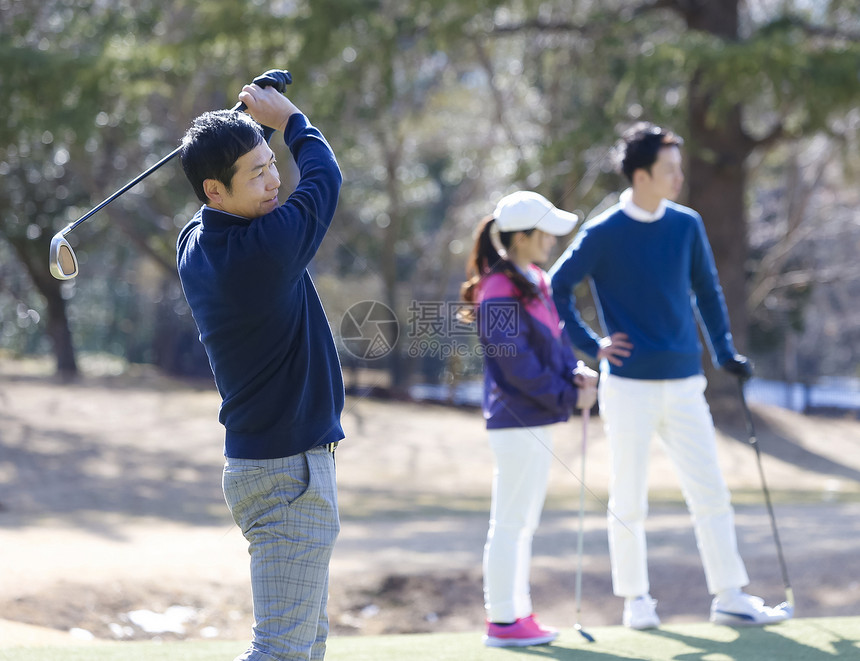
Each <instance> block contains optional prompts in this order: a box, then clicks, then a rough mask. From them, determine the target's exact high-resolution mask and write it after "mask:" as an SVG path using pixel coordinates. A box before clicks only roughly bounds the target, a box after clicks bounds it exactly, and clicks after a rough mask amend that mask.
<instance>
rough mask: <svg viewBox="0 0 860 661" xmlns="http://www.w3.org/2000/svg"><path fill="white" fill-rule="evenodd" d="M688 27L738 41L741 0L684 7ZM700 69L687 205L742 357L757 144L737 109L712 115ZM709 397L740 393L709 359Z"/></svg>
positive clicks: (694, 82) (692, 112)
mask: <svg viewBox="0 0 860 661" xmlns="http://www.w3.org/2000/svg"><path fill="white" fill-rule="evenodd" d="M679 6H680V7H681V8H682V9H681V13H682V14H683V15H684V17H685V19H686V21H687V26H688V27H689V28H690V29H693V30H699V31H702V32H707V33H709V34H712V35H715V36H718V37H720V38H722V39H724V40H726V41H734V40H736V39H737V38H738V0H719V1H709V2H685V3H679ZM702 73H703V72H702V71H701V70H700V71H696V72H694V73H693V76H692V78H691V80H690V84H689V88H688V111H689V136H688V143H687V145H686V151H687V158H688V164H687V173H688V180H687V183H688V191H689V195H688V202H689V205H690V206H691V207H692V208H693V209H695V210H696V211H698V212H699V213H700V214H701V216H702V221H703V222H704V224H705V230H706V231H707V234H708V239H709V241H710V243H711V248H712V250H713V252H714V260H715V262H716V265H717V271H718V273H719V276H720V283H721V285H722V288H723V293H724V295H725V298H726V307H727V308H728V312H729V320H730V323H731V328H732V332H733V335H734V338H735V345H736V347H737V349H738V351H740V352H741V353H743V352H744V351H745V348H746V345H747V328H748V323H749V322H748V315H747V308H746V298H747V292H746V269H745V264H746V259H747V220H746V209H745V204H744V194H745V191H746V160H747V158H748V157H749V155H750V153H751V151H752V149H753V143H752V141H751V140H750V138H749V137H748V136H747V135H746V133H745V132H744V130H743V126H742V124H741V108H740V106H735V107H733V108H731V109H730V110H729V111H728V112H726V113H724V114H722V115H719V116H717V115H716V114H715V113H713V111H712V106H713V99H714V97H716V96H717V93H718V91H719V90H715V89H712V88H710V87H709V86H708V85H707V84H706V83H705V82H703V76H702ZM705 373H706V375H707V376H708V384H709V385H708V397H709V399H710V400H711V404H712V406H713V405H714V404H718V403H720V400H724V399H726V398H728V397H733V396H734V395H735V394H736V391H737V384H736V383H735V381H734V379H730V378H728V377H727V376H726V375H724V374H719V373H718V372H717V370H716V369H715V368H714V367H713V365H712V363H711V360H710V358H709V357H707V356H706V359H705Z"/></svg>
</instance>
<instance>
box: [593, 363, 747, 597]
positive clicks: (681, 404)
mask: <svg viewBox="0 0 860 661" xmlns="http://www.w3.org/2000/svg"><path fill="white" fill-rule="evenodd" d="M705 385H706V381H705V377H704V376H692V377H689V378H686V379H671V380H666V381H656V380H655V381H652V380H644V379H625V378H621V377H617V376H612V375H608V374H606V373H604V374H603V375H602V377H601V381H600V389H599V402H600V412H601V417H602V418H603V420H604V426H605V429H606V436H607V438H608V440H609V447H610V457H611V471H610V481H609V513H608V528H609V555H610V560H611V563H612V584H613V590H614V592H615V594H616V595H618V596H620V597H636V596H639V595H643V594H647V593H648V592H649V581H648V559H647V548H646V543H645V517H646V516H647V515H648V460H649V455H650V444H651V438H652V437H653V435H654V434H655V433H656V434H657V435H659V437H660V439H661V440H662V442H663V447H664V448H665V450H666V453H667V455H668V457H669V459H670V460H671V461H672V464H673V465H674V467H675V470H676V473H677V475H678V479H679V481H680V484H681V491H682V493H683V494H684V499H685V500H686V502H687V508H688V509H689V511H690V514H691V515H692V519H693V526H694V529H695V533H696V543H697V545H698V547H699V555H700V557H701V559H702V565H703V567H704V570H705V579H706V581H707V586H708V591H709V592H710V593H711V594H716V593H717V592H719V591H720V590H725V589H729V588H739V587H742V586H744V585H746V584H747V583H748V582H749V578H748V577H747V573H746V569H745V568H744V563H743V560H742V559H741V557H740V554H739V553H738V549H737V539H736V537H735V524H734V510H733V509H732V505H731V496H730V494H729V490H728V488H727V487H726V483H725V480H724V479H723V475H722V472H721V470H720V466H719V463H718V458H717V451H716V440H715V435H714V423H713V419H712V418H711V412H710V409H709V408H708V404H707V402H706V401H705V395H704V390H705Z"/></svg>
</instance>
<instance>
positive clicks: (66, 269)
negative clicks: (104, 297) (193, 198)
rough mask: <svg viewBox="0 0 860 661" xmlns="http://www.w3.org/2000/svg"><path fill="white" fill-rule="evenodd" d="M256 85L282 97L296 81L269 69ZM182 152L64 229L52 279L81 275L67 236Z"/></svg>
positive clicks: (55, 241) (56, 244)
mask: <svg viewBox="0 0 860 661" xmlns="http://www.w3.org/2000/svg"><path fill="white" fill-rule="evenodd" d="M253 82H254V84H255V85H258V86H260V87H274V88H275V89H276V90H278V91H279V92H281V93H282V94H283V93H284V91H285V90H286V89H287V85H289V84H290V83H292V82H293V77H292V75H290V72H289V71H286V70H284V69H270V70H269V71H266V72H265V73H263V74H261V75H259V76H257V77H256V78H254V81H253ZM245 108H246V106H245V104H244V103H242V102H239V103H237V104H236V105H235V106H233V107H232V108H231V110H236V111H242V110H245ZM265 133H266V139H267V140H268V139H269V138H270V137H271V134H272V131H271V130H270V129H267V130H266V132H265ZM181 150H182V147H181V146H179V147H177V148H176V149H174V150H173V151H172V152H170V153H169V154H168V155H167V156H165V157H164V158H162V159H161V160H160V161H158V163H156V164H155V165H153V166H152V167H151V168H149V169H148V170H146V171H145V172H143V173H141V174H139V175H138V176H137V177H135V178H134V179H132V180H131V181H129V182H128V183H127V184H126V185H125V186H123V187H122V188H120V189H119V190H118V191H116V192H115V193H114V194H113V195H111V196H110V197H108V198H106V199H105V200H103V201H102V202H100V203H99V204H98V205H96V206H95V207H94V208H93V209H91V210H90V211H88V212H87V213H85V214H84V215H83V216H81V217H80V218H78V219H77V220H75V221H73V222H71V223H69V224H68V225H66V226H65V227H64V228H63V229H61V230H60V231H59V232H57V233H56V234H55V235H54V237H53V238H52V239H51V250H50V255H49V263H50V268H51V275H53V276H54V277H55V278H56V279H57V280H71V279H72V278H74V277H75V276H76V275H77V274H78V258H77V257H76V256H75V251H74V250H72V246H71V245H70V244H69V242H68V240H67V239H66V236H67V235H68V234H69V232H71V231H72V230H74V229H75V228H76V227H77V226H78V225H80V224H81V223H83V222H84V221H85V220H87V219H88V218H90V217H91V216H92V215H93V214H95V213H97V212H98V211H100V210H102V209H104V208H105V207H106V206H107V205H108V204H110V203H111V202H113V201H114V200H115V199H116V198H118V197H119V196H120V195H122V194H123V193H125V192H126V191H128V190H129V189H130V188H133V187H134V186H136V185H137V184H139V183H140V182H141V181H143V180H144V179H146V178H147V177H148V176H149V175H151V174H152V173H153V172H155V171H156V170H158V169H159V168H160V167H161V166H162V165H164V164H165V163H167V162H168V161H170V160H172V159H173V158H174V157H175V156H177V155H178V154H179V152H180V151H181Z"/></svg>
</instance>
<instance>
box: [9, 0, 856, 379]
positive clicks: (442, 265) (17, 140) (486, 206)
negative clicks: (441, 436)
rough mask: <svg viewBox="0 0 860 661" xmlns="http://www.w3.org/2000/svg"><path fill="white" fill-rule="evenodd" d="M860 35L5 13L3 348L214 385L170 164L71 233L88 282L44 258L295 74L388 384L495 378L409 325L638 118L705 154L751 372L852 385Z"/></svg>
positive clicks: (573, 183) (804, 13)
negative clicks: (383, 318) (321, 146)
mask: <svg viewBox="0 0 860 661" xmlns="http://www.w3.org/2000/svg"><path fill="white" fill-rule="evenodd" d="M858 42H860V6H858V1H857V0H746V1H744V0H652V1H650V2H649V1H647V0H514V1H507V2H493V1H490V0H458V1H457V2H451V1H449V0H313V2H311V1H310V0H270V1H265V0H255V1H251V2H242V3H236V2H232V1H228V0H207V1H206V2H196V1H191V0H178V1H177V0H134V2H132V1H131V0H110V1H108V2H105V1H94V0H40V2H20V1H18V0H0V91H2V94H3V98H4V99H5V111H4V113H3V116H2V119H0V219H2V227H0V350H3V351H5V352H6V353H7V354H9V355H13V356H14V355H29V354H52V355H54V356H55V358H56V365H57V371H58V373H59V374H60V375H62V376H64V377H67V378H73V377H74V376H75V375H76V373H77V370H78V367H77V364H78V360H77V357H78V356H79V354H80V353H81V352H102V353H108V354H112V355H115V356H119V357H121V358H122V359H124V360H126V361H128V362H134V363H151V364H154V365H157V366H159V367H161V368H163V369H165V370H167V371H168V372H170V373H173V374H177V375H187V376H208V364H207V362H206V359H205V355H204V353H203V351H202V348H201V347H200V346H199V343H198V342H197V337H196V336H197V333H196V329H195V327H194V324H193V321H192V320H191V317H190V314H189V313H188V310H187V307H186V306H185V302H184V299H183V297H182V293H181V289H180V287H179V282H178V279H177V276H176V272H175V267H174V259H175V255H174V242H175V239H176V235H177V233H178V231H179V229H180V228H181V227H182V225H183V224H184V223H185V222H186V221H187V220H188V219H189V218H190V217H191V216H192V215H193V213H194V212H195V210H196V208H197V206H198V204H197V202H196V200H195V198H194V196H193V194H192V192H191V189H190V186H188V184H187V183H186V181H185V179H184V176H183V175H182V174H181V169H180V167H179V164H178V162H176V163H172V164H169V165H167V166H166V167H164V168H162V169H161V170H159V171H158V172H157V173H155V174H153V175H152V176H151V177H149V178H148V179H147V180H145V181H144V182H143V183H142V184H140V185H138V186H137V187H135V188H134V189H133V190H132V191H130V192H128V193H127V194H125V195H124V196H122V197H121V198H120V199H119V200H117V201H116V202H114V203H113V204H111V205H110V206H108V207H107V208H105V209H104V210H103V211H101V212H99V214H98V215H97V216H95V217H93V219H92V220H90V221H89V222H87V224H86V225H83V226H82V227H81V228H80V229H78V230H76V231H75V232H74V233H73V234H71V235H69V238H70V240H71V241H72V243H73V244H74V245H75V249H76V251H77V253H78V257H79V260H80V266H81V275H80V276H79V277H78V278H77V279H76V280H73V281H69V282H66V283H61V282H59V281H56V280H54V279H53V278H51V276H50V275H49V273H48V264H47V256H48V246H49V244H50V239H51V237H52V236H53V234H54V233H55V232H56V231H58V230H59V229H61V228H62V227H63V226H64V225H66V224H68V223H69V222H71V221H73V220H74V219H76V218H78V217H79V216H80V215H82V214H83V213H84V212H86V211H88V210H89V209H90V208H92V207H93V206H94V205H95V204H96V203H97V202H98V201H100V200H101V199H103V198H105V197H107V196H108V195H109V194H110V193H111V192H112V191H114V190H115V189H117V188H119V187H120V186H121V185H123V184H124V183H126V182H127V181H129V180H131V179H132V178H133V177H134V176H136V175H137V174H138V173H140V172H141V171H143V170H144V169H146V168H148V167H150V166H151V165H153V164H154V163H155V162H156V161H157V160H159V159H160V158H161V157H162V156H164V155H165V154H167V153H169V152H170V151H171V150H172V149H173V148H174V147H175V146H176V145H177V143H178V140H179V139H180V138H181V136H182V134H183V133H184V131H185V128H186V127H187V126H188V124H189V123H190V121H191V120H192V119H193V118H194V117H195V116H196V115H198V114H200V113H201V112H203V111H206V110H210V109H215V108H222V107H229V106H231V105H232V104H233V103H234V102H235V96H236V94H237V93H238V91H239V89H240V88H241V86H242V84H244V83H246V82H248V81H250V80H251V79H252V78H253V77H255V76H256V75H258V74H259V73H262V72H263V71H265V70H266V69H269V68H273V67H278V68H288V69H289V70H290V71H291V72H292V73H293V76H294V84H293V85H292V86H291V87H290V88H289V89H288V94H289V95H290V97H291V98H292V99H293V100H294V101H295V102H296V104H297V105H298V106H299V107H300V108H302V109H303V110H304V111H305V112H306V113H307V114H308V115H309V117H310V118H311V120H312V121H313V122H314V123H315V124H316V125H317V126H319V127H320V128H321V130H322V131H323V132H324V134H325V135H326V136H327V137H328V139H329V141H330V142H331V144H332V146H333V147H334V149H335V152H336V154H337V156H338V159H339V162H340V164H341V167H342V169H343V172H344V179H345V185H344V188H343V193H342V196H341V200H340V205H339V210H338V213H337V218H336V219H335V222H334V224H333V226H332V230H331V231H330V233H329V236H328V237H327V239H326V241H325V243H324V245H323V248H322V249H321V251H320V254H319V256H318V258H317V259H316V261H315V263H314V265H313V273H314V277H315V280H316V282H317V284H318V287H319V289H320V293H321V296H322V298H323V301H324V303H325V305H326V308H327V311H328V313H329V316H330V319H331V321H332V326H333V328H334V330H335V334H336V335H337V334H338V333H337V331H338V324H339V322H340V319H341V318H342V317H343V314H344V313H345V311H346V310H347V309H348V308H349V306H350V305H352V304H354V303H356V302H359V301H363V300H379V301H382V302H384V303H385V304H386V305H388V306H389V307H390V308H391V309H392V310H394V311H395V312H396V313H397V315H398V317H399V319H400V322H401V330H402V332H401V338H400V341H399V343H398V346H397V347H396V350H395V351H394V352H393V353H392V354H390V355H389V356H388V357H387V358H386V359H385V360H383V361H376V362H375V363H366V364H365V366H370V367H381V368H383V369H384V370H386V371H387V372H388V373H389V375H390V377H391V382H392V383H393V384H394V385H395V386H402V385H403V384H406V383H409V382H410V380H415V379H420V380H428V379H429V380H431V381H432V380H434V379H439V378H441V377H442V376H443V375H444V374H445V373H446V371H447V373H448V377H449V378H452V372H453V373H454V374H453V378H459V377H461V376H464V372H465V373H466V374H465V376H468V373H469V372H474V371H476V370H478V369H479V365H480V363H479V362H477V361H474V360H471V359H469V358H467V359H466V360H463V361H457V363H456V365H454V366H453V367H452V365H451V361H446V360H443V359H442V357H440V356H439V355H436V356H432V355H425V356H423V357H420V356H419V357H418V358H416V357H415V356H414V354H415V353H416V352H415V351H412V352H410V351H409V349H410V343H412V344H414V342H415V340H416V339H417V338H416V337H415V336H414V333H413V334H412V335H410V333H409V332H408V331H409V330H410V328H412V330H414V328H413V324H411V323H410V312H409V310H410V305H412V307H413V308H414V302H415V301H418V302H443V301H455V300H456V299H457V296H458V289H459V284H460V282H461V280H462V278H463V270H464V265H465V260H466V257H467V255H468V252H469V249H470V248H471V244H472V232H473V229H474V228H475V226H476V225H477V223H478V221H479V220H480V219H481V217H483V216H484V215H486V214H487V213H489V212H490V211H491V210H492V208H493V206H494V205H495V201H496V200H497V199H498V198H499V197H500V196H501V195H503V194H505V193H507V192H510V191H511V190H514V189H516V188H529V189H534V190H537V191H539V192H541V193H543V194H544V195H546V196H547V197H549V198H550V199H551V200H552V201H553V202H555V203H556V204H557V205H558V206H560V207H563V208H566V209H569V210H577V211H579V212H580V213H582V215H583V216H591V215H593V214H594V213H596V212H598V211H600V210H601V209H602V208H605V207H606V206H607V205H608V204H610V203H612V202H613V201H614V199H615V196H616V195H617V193H618V192H619V191H620V190H621V189H622V188H623V187H624V184H623V182H622V181H621V179H620V177H619V176H618V175H617V174H615V172H614V167H613V155H614V153H613V145H614V142H615V140H616V137H617V135H618V133H619V131H620V130H622V129H624V128H626V127H627V126H629V125H630V124H631V123H633V122H634V121H637V120H640V119H647V120H651V121H654V122H657V123H661V124H666V125H668V126H671V127H672V128H674V129H675V130H676V131H677V132H678V133H680V134H681V135H682V136H684V137H685V140H686V143H685V157H686V159H687V165H686V170H687V185H686V190H685V195H684V200H682V201H685V202H687V203H689V204H690V205H691V206H693V207H694V208H696V209H697V210H699V211H700V212H701V213H702V216H703V218H704V220H705V224H706V227H707V229H708V233H709V236H710V238H711V241H712V245H713V248H714V253H715V257H716V259H717V263H718V267H719V269H720V275H721V279H722V282H723V286H724V289H725V293H726V297H727V302H728V305H729V310H730V316H731V318H732V326H733V330H734V333H735V336H736V340H737V343H738V345H739V347H740V348H741V350H743V351H747V352H749V353H750V354H751V355H752V356H753V357H754V358H755V360H756V362H757V365H758V368H759V374H761V375H763V376H766V377H769V378H773V379H780V380H791V381H794V380H800V381H813V380H815V379H816V378H818V377H821V376H834V375H838V376H858V374H857V366H858V356H860V306H858V305H857V301H858V300H860V298H858V297H860V278H858V275H860V273H858V272H860V267H858V265H857V254H858V250H860V211H858V208H860V205H858V203H860V200H858V196H860V193H858V187H857V185H856V181H857V174H858V166H860V151H859V150H858V130H860V109H858V106H860V77H858V75H860V43H858ZM279 144H282V143H279ZM276 151H277V149H276ZM278 156H279V159H280V162H281V164H283V165H284V167H283V168H282V170H283V174H284V176H285V179H286V180H287V182H286V184H287V185H288V184H289V179H290V177H294V176H295V173H294V172H293V171H291V169H290V167H289V165H290V164H289V160H290V157H289V153H288V152H287V151H286V150H285V149H284V148H283V147H281V148H280V151H278ZM564 243H565V242H561V243H560V245H559V247H558V250H557V253H556V254H558V253H560V252H561V250H562V249H563V247H564ZM577 293H578V295H580V296H582V297H583V299H584V300H586V301H587V299H588V293H587V291H585V290H584V289H582V290H581V291H578V292H577ZM587 305H588V304H587V303H586V306H587ZM589 314H591V315H592V318H593V310H591V311H589V310H586V316H588V315H589ZM437 331H438V333H439V334H440V335H443V334H444V329H442V330H439V329H437ZM442 339H444V338H442ZM449 339H450V338H449ZM413 348H414V347H413ZM410 354H413V355H410ZM343 358H344V362H345V363H346V366H347V367H353V366H355V365H356V364H358V363H359V362H360V361H355V360H354V359H353V357H352V356H350V355H348V352H344V354H343ZM446 363H447V364H446Z"/></svg>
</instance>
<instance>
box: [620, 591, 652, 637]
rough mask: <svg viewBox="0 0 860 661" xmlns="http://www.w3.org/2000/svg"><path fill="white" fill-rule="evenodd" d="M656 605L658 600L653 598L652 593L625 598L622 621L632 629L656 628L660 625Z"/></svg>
mask: <svg viewBox="0 0 860 661" xmlns="http://www.w3.org/2000/svg"><path fill="white" fill-rule="evenodd" d="M656 606H657V600H656V599H652V598H651V595H650V594H646V595H643V596H641V597H637V598H635V599H625V600H624V614H623V615H622V617H621V622H622V624H624V626H625V627H629V628H630V629H656V628H657V627H659V626H660V618H659V617H657V608H656Z"/></svg>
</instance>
